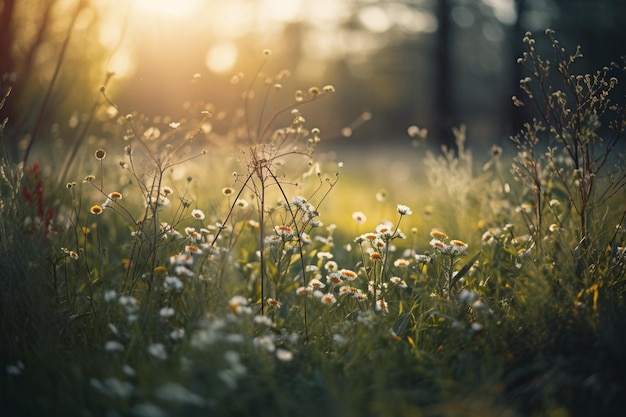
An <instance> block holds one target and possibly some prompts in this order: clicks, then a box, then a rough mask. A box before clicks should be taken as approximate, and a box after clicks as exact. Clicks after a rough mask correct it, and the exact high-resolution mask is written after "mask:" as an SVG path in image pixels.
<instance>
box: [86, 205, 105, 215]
mask: <svg viewBox="0 0 626 417" xmlns="http://www.w3.org/2000/svg"><path fill="white" fill-rule="evenodd" d="M89 211H90V212H91V214H95V215H96V216H97V215H100V214H102V212H103V211H104V209H103V208H102V206H100V205H99V204H95V205H93V206H91V209H89Z"/></svg>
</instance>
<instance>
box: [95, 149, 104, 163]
mask: <svg viewBox="0 0 626 417" xmlns="http://www.w3.org/2000/svg"><path fill="white" fill-rule="evenodd" d="M94 156H95V157H96V159H97V160H98V161H102V160H103V159H104V158H106V156H107V153H106V151H105V150H104V149H98V150H96V152H95V153H94Z"/></svg>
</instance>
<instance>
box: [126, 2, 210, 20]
mask: <svg viewBox="0 0 626 417" xmlns="http://www.w3.org/2000/svg"><path fill="white" fill-rule="evenodd" d="M201 3H202V1H201V0H137V7H138V8H139V9H140V10H143V11H145V12H146V13H152V14H155V15H158V16H160V17H169V18H175V19H176V18H183V17H189V16H191V15H192V14H193V13H194V12H196V11H197V10H198V9H199V7H200V5H201Z"/></svg>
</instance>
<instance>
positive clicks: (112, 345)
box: [104, 340, 124, 352]
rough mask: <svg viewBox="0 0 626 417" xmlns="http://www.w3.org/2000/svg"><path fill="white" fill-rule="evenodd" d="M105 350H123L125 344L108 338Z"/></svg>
mask: <svg viewBox="0 0 626 417" xmlns="http://www.w3.org/2000/svg"><path fill="white" fill-rule="evenodd" d="M104 351H105V352H123V351H124V345H123V344H121V343H120V342H118V341H117V340H107V342H106V343H105V344H104Z"/></svg>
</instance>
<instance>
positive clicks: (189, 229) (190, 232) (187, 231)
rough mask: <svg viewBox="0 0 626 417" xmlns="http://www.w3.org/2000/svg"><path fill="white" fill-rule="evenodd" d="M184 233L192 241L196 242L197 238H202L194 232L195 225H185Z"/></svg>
mask: <svg viewBox="0 0 626 417" xmlns="http://www.w3.org/2000/svg"><path fill="white" fill-rule="evenodd" d="M185 234H186V235H187V236H189V239H190V240H191V241H192V242H197V241H199V240H202V235H201V234H200V233H198V232H196V228H195V227H185Z"/></svg>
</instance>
